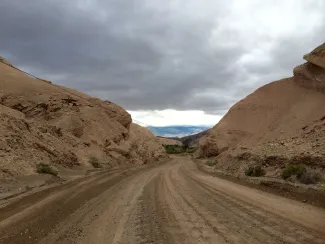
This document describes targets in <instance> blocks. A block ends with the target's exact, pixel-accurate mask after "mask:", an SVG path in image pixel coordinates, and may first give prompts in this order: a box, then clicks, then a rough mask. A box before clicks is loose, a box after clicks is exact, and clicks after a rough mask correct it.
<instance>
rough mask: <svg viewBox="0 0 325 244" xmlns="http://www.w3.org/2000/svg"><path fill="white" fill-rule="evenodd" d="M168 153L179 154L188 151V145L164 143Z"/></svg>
mask: <svg viewBox="0 0 325 244" xmlns="http://www.w3.org/2000/svg"><path fill="white" fill-rule="evenodd" d="M163 146H164V148H165V150H166V153H169V154H178V153H184V152H186V147H185V146H180V145H165V144H163Z"/></svg>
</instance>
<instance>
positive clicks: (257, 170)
mask: <svg viewBox="0 0 325 244" xmlns="http://www.w3.org/2000/svg"><path fill="white" fill-rule="evenodd" d="M245 175H247V176H253V177H261V176H263V175H265V171H264V169H263V168H262V167H261V166H260V165H256V166H249V167H248V168H247V169H246V170H245Z"/></svg>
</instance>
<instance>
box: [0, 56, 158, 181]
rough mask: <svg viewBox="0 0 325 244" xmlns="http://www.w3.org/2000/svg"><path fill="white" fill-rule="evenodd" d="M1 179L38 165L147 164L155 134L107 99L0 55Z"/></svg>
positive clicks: (155, 152) (153, 153)
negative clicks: (40, 75)
mask: <svg viewBox="0 0 325 244" xmlns="http://www.w3.org/2000/svg"><path fill="white" fill-rule="evenodd" d="M0 61H1V62H0V178H1V177H6V176H10V175H28V174H34V173H35V165H36V164H38V163H50V164H54V165H62V166H65V167H74V166H75V165H81V166H86V167H87V166H90V165H89V162H88V161H89V157H91V156H94V157H96V158H98V159H99V161H100V162H102V163H103V164H104V165H116V164H120V163H123V164H126V163H137V164H143V163H149V162H152V161H156V160H158V159H159V158H161V157H163V156H164V150H163V148H162V146H161V145H160V143H158V141H157V140H156V138H155V137H154V136H153V135H152V134H150V133H149V132H148V131H147V130H146V129H145V128H141V127H140V126H137V125H133V124H132V119H131V116H130V114H128V113H127V112H126V111H125V110H124V109H123V108H121V107H119V106H118V105H116V104H113V103H111V102H108V101H101V100H100V99H97V98H94V97H90V96H88V95H86V94H83V93H80V92H77V91H75V90H73V89H69V88H65V87H62V86H58V85H54V84H51V82H49V81H45V80H40V79H34V78H32V77H30V76H28V75H26V74H24V73H23V72H21V71H20V70H18V69H16V68H15V67H14V66H13V65H11V64H10V63H9V62H8V61H6V60H5V59H4V58H2V57H0Z"/></svg>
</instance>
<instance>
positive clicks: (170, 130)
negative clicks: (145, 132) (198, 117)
mask: <svg viewBox="0 0 325 244" xmlns="http://www.w3.org/2000/svg"><path fill="white" fill-rule="evenodd" d="M148 128H149V129H150V130H151V131H152V133H154V134H155V135H156V136H163V137H178V138H180V137H184V136H188V135H193V134H197V133H200V132H202V131H205V130H207V129H210V128H211V127H209V126H187V125H184V126H183V125H178V126H148Z"/></svg>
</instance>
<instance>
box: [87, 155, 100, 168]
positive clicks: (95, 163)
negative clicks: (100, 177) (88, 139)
mask: <svg viewBox="0 0 325 244" xmlns="http://www.w3.org/2000/svg"><path fill="white" fill-rule="evenodd" d="M89 163H90V164H91V165H92V166H93V167H94V168H97V169H98V168H101V167H102V166H101V164H100V162H99V160H98V158H96V157H94V156H91V157H90V158H89Z"/></svg>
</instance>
